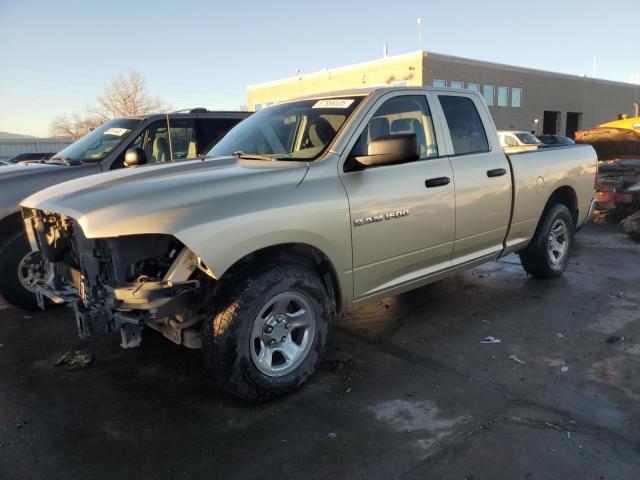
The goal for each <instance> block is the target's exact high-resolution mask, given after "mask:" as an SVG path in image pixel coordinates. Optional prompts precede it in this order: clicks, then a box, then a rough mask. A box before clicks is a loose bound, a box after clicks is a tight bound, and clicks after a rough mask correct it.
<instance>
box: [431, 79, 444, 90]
mask: <svg viewBox="0 0 640 480" xmlns="http://www.w3.org/2000/svg"><path fill="white" fill-rule="evenodd" d="M433 86H434V87H438V88H443V87H446V86H447V81H446V80H434V81H433Z"/></svg>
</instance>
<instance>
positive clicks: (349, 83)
mask: <svg viewBox="0 0 640 480" xmlns="http://www.w3.org/2000/svg"><path fill="white" fill-rule="evenodd" d="M422 58H423V55H422V52H413V53H409V54H405V55H397V56H394V57H386V58H382V59H380V60H374V61H371V62H365V63H359V64H356V65H349V66H347V67H340V68H332V69H327V70H322V71H320V72H316V73H310V74H306V75H299V76H296V77H291V78H286V79H283V80H276V81H274V82H267V83H260V84H257V85H249V86H248V87H247V106H248V108H249V110H256V106H258V107H257V108H258V109H259V108H261V107H264V106H267V105H270V104H271V103H277V102H281V101H284V100H290V99H292V98H297V97H302V96H304V95H311V94H314V93H319V92H327V91H331V90H344V89H349V88H366V87H375V86H379V85H388V86H392V85H408V86H421V85H422V79H423V73H422V65H423V62H422Z"/></svg>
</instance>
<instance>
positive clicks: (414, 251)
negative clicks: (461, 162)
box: [341, 92, 455, 299]
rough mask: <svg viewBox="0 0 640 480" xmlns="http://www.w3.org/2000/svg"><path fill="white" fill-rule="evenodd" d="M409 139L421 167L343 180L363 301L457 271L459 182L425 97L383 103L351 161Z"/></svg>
mask: <svg viewBox="0 0 640 480" xmlns="http://www.w3.org/2000/svg"><path fill="white" fill-rule="evenodd" d="M406 133H410V134H415V135H416V137H417V140H418V143H419V144H420V151H421V152H420V153H421V155H420V159H419V160H413V161H409V162H406V163H401V164H394V165H385V166H379V167H370V168H365V169H362V170H356V171H348V168H346V170H347V171H346V172H344V171H343V172H341V178H342V181H343V184H344V186H345V189H346V192H347V196H348V198H349V207H350V210H351V229H352V248H353V267H354V271H353V278H354V294H355V298H356V299H358V298H363V297H367V296H370V295H374V294H377V293H381V292H384V291H387V290H390V289H392V288H394V287H399V286H402V285H407V284H410V283H412V282H414V281H416V280H419V279H420V278H424V277H426V276H428V275H429V274H431V273H433V272H436V271H438V270H442V269H445V268H447V267H449V266H450V265H451V256H452V253H453V239H454V208H455V204H454V190H453V175H452V171H451V165H450V164H449V160H448V159H447V158H442V157H440V156H439V149H438V147H439V145H438V143H439V142H438V141H437V140H436V132H435V130H434V126H433V121H432V117H431V110H430V108H429V105H428V102H427V98H426V96H425V95H423V94H415V93H413V94H410V95H409V94H406V93H404V92H394V93H391V94H389V95H387V96H385V97H383V98H382V99H381V100H380V101H379V103H378V104H377V105H376V107H374V109H372V113H370V114H369V116H368V118H367V119H366V122H365V126H364V127H363V128H362V131H361V132H360V134H359V136H358V140H357V142H356V143H355V145H354V147H353V148H352V150H351V152H350V157H352V158H353V157H357V156H361V155H365V154H366V152H367V145H368V143H369V142H370V141H372V140H376V139H380V138H382V137H389V136H393V135H396V134H406ZM441 138H442V137H441ZM348 164H349V162H348V161H347V162H346V163H345V165H348Z"/></svg>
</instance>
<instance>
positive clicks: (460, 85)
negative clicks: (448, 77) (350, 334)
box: [451, 81, 464, 88]
mask: <svg viewBox="0 0 640 480" xmlns="http://www.w3.org/2000/svg"><path fill="white" fill-rule="evenodd" d="M451 88H464V82H456V81H453V82H451Z"/></svg>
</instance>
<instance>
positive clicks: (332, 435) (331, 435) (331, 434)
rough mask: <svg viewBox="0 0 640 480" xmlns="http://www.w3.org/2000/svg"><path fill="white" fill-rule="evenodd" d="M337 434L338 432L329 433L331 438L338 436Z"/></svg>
mask: <svg viewBox="0 0 640 480" xmlns="http://www.w3.org/2000/svg"><path fill="white" fill-rule="evenodd" d="M337 436H338V434H337V433H334V432H329V435H328V437H329V438H336V437H337Z"/></svg>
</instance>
